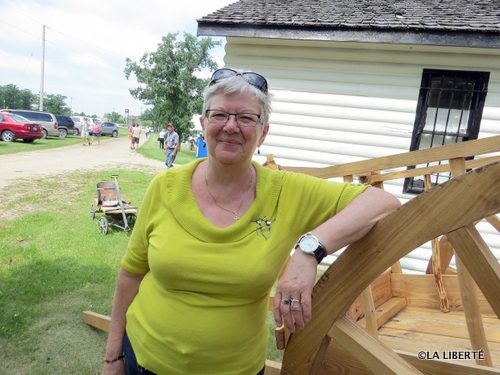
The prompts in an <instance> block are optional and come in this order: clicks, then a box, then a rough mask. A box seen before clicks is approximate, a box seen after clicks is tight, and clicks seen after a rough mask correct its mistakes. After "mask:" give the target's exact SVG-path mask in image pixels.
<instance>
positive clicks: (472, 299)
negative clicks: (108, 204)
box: [83, 136, 500, 375]
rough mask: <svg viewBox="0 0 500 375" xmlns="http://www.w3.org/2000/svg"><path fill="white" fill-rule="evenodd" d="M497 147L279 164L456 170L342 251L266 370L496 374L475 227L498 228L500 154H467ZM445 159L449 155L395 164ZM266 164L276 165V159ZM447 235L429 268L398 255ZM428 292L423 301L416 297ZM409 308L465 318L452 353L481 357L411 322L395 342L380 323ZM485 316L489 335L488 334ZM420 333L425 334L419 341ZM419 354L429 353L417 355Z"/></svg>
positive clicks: (496, 301)
mask: <svg viewBox="0 0 500 375" xmlns="http://www.w3.org/2000/svg"><path fill="white" fill-rule="evenodd" d="M499 151H500V136H497V137H490V138H486V139H482V140H476V141H469V142H464V143H460V144H454V145H448V146H443V147H439V148H432V149H427V150H420V151H414V152H409V153H404V154H399V155H395V156H391V157H383V158H376V159H370V160H367V161H362V162H358V163H349V164H345V165H338V166H332V167H326V168H297V167H288V168H281V169H286V170H290V171H295V172H301V173H307V174H312V175H315V176H318V177H322V178H332V177H343V178H344V180H346V181H353V180H354V179H356V178H357V179H359V180H360V181H362V182H365V181H366V182H368V183H370V184H372V185H374V186H378V187H383V182H384V181H387V180H390V179H395V178H405V177H409V176H420V175H424V176H425V175H428V174H430V173H434V172H437V171H446V170H450V171H451V172H452V174H453V176H454V178H453V179H452V180H450V181H448V182H447V183H444V184H442V185H438V186H435V187H434V188H432V189H430V190H429V191H427V192H425V193H423V194H421V195H419V196H418V197H416V198H414V199H412V200H410V201H409V202H407V203H406V204H404V205H403V206H402V207H401V208H400V209H398V210H397V211H395V212H393V213H392V214H390V215H388V216H387V217H385V218H383V219H382V220H381V221H380V222H378V223H377V224H376V225H375V226H374V228H373V229H372V230H371V231H370V232H369V233H368V234H367V235H366V236H365V237H364V238H363V239H361V240H359V241H357V242H356V243H353V244H351V245H350V246H349V247H348V248H347V249H346V250H345V251H344V252H343V253H342V254H341V255H340V256H339V257H338V258H337V260H336V261H335V262H334V263H333V264H332V265H331V266H330V267H329V268H328V269H327V270H326V271H325V272H324V274H323V275H322V277H321V278H320V279H319V280H318V282H317V284H316V286H315V288H314V291H313V306H312V314H313V319H312V320H311V321H310V322H309V323H308V324H307V325H306V327H305V329H304V330H302V331H300V332H297V333H295V334H293V335H291V336H290V337H289V339H288V340H287V344H286V349H285V351H284V357H283V361H282V363H281V364H280V363H277V362H272V361H267V363H266V375H276V374H318V375H324V374H338V373H342V374H354V375H358V374H472V373H474V374H479V375H490V374H500V367H498V366H500V361H493V360H492V357H493V356H492V353H491V352H490V350H489V346H490V344H491V341H493V344H494V345H495V348H494V351H495V353H497V354H495V355H496V357H495V358H497V357H498V359H500V323H499V319H500V298H499V296H500V265H499V263H498V261H497V259H496V258H495V257H494V255H493V254H492V252H491V250H490V249H488V246H487V245H486V243H485V241H484V240H483V239H482V238H481V236H480V234H479V232H478V231H477V230H476V228H475V224H476V223H477V222H478V221H480V220H483V219H485V218H487V219H488V221H489V222H490V223H491V224H492V225H493V226H494V228H496V230H499V229H500V225H499V221H498V218H497V217H496V216H495V215H496V214H497V213H498V212H500V189H499V188H498V187H499V186H500V156H498V155H494V156H488V157H485V158H482V159H477V160H466V158H468V157H470V156H475V155H483V154H492V153H498V152H499ZM442 160H449V163H448V164H445V165H443V164H441V165H437V166H431V167H423V168H418V167H417V168H415V169H411V170H399V171H390V169H394V168H405V167H406V166H408V165H418V164H424V163H431V162H436V161H442ZM267 164H268V166H269V167H271V168H273V167H274V168H278V166H277V165H276V164H275V163H274V161H273V160H268V163H267ZM477 167H480V168H479V169H475V170H472V171H469V172H467V173H464V172H465V171H466V169H470V168H477ZM457 202H460V204H457ZM422 218H425V220H422ZM430 222H431V223H432V225H429V223H430ZM443 235H445V236H446V237H442V239H441V240H438V241H434V247H433V258H434V259H431V260H430V262H429V269H430V270H432V275H431V274H429V275H408V274H403V273H402V272H401V268H400V267H399V266H398V262H399V260H400V259H401V258H402V257H404V256H405V255H406V254H408V253H409V252H410V251H412V250H413V249H415V248H417V247H419V246H420V245H422V244H423V243H425V242H427V241H433V240H436V239H437V238H439V237H440V236H443ZM440 244H441V246H440ZM443 248H447V249H449V250H454V251H455V253H456V255H457V270H456V272H450V269H449V267H448V264H449V260H450V259H451V256H449V254H450V253H451V252H450V251H448V253H447V255H446V256H445V257H441V259H440V255H442V254H440V249H441V250H442V249H443ZM436 258H437V259H436ZM476 284H477V286H476ZM422 300H425V303H423V304H422V303H420V304H419V301H422ZM429 301H430V302H429ZM408 309H414V310H415V309H417V310H418V309H420V311H424V315H425V314H428V315H429V314H430V313H429V311H431V310H432V311H435V312H436V313H439V314H445V313H444V312H443V311H451V312H449V313H448V314H446V316H447V318H446V319H448V320H452V321H455V320H458V319H462V320H464V321H465V323H466V326H467V332H465V334H464V333H463V332H464V331H463V330H462V331H461V333H460V334H462V335H464V337H462V338H460V340H462V341H464V340H465V339H467V340H470V344H469V346H464V347H461V348H460V347H459V348H458V349H452V348H450V353H451V352H452V351H451V350H454V352H456V353H466V352H468V353H478V352H480V351H481V352H482V353H483V355H482V356H481V355H478V358H473V359H475V362H476V363H474V361H472V362H471V361H462V360H460V361H456V360H451V359H452V358H443V356H441V357H440V358H435V356H434V357H433V358H429V353H432V351H433V347H431V346H432V345H433V343H432V342H426V341H425V340H422V339H421V337H422V335H423V334H422V332H420V331H422V327H420V324H416V325H415V326H414V327H413V328H411V327H410V328H409V329H408V332H410V331H411V332H412V333H413V335H411V334H408V335H407V337H408V340H410V342H409V344H408V345H407V346H406V347H404V348H398V347H397V345H391V342H390V340H387V337H386V340H384V337H383V336H384V333H383V331H384V330H386V329H391V328H390V327H389V326H390V325H391V324H394V319H392V318H394V317H395V316H397V315H398V314H402V313H403V312H404V310H408ZM406 316H408V315H406ZM83 319H84V321H85V322H86V323H88V324H90V325H92V326H94V327H97V328H100V329H104V330H107V325H108V324H109V318H108V317H105V316H100V315H98V314H94V313H92V312H84V313H83ZM391 319H392V320H391ZM401 319H402V320H404V319H405V318H404V317H403V318H401ZM483 320H485V321H486V324H487V325H488V327H489V329H488V331H489V332H492V331H493V336H491V335H490V337H487V336H486V335H485V329H484V323H483ZM422 326H424V328H425V325H424V324H422ZM385 327H389V328H385ZM450 327H453V326H445V327H440V324H439V323H436V324H432V325H431V326H429V329H428V330H429V331H431V330H432V331H436V330H439V329H441V330H443V331H447V332H446V333H447V335H444V336H446V337H447V339H448V340H449V341H453V339H452V338H453V337H454V336H455V335H456V333H455V331H457V329H455V328H450ZM492 327H494V329H493V330H492ZM424 330H425V329H424ZM427 333H429V332H427ZM418 335H420V336H418ZM385 336H388V337H390V335H385ZM465 336H466V337H465ZM416 337H417V338H418V337H420V342H419V343H417V341H418V340H416V339H415V338H416ZM491 337H493V340H491ZM488 339H490V340H488ZM456 340H458V338H456ZM396 344H397V343H396ZM419 345H420V346H419ZM426 345H427V347H426ZM445 345H447V342H446V343H445ZM417 352H418V356H417ZM420 353H424V354H425V356H424V357H419V356H420ZM434 353H437V352H436V351H434ZM438 357H439V356H438ZM422 359H424V360H422ZM495 365H496V367H495Z"/></svg>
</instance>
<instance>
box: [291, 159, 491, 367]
mask: <svg viewBox="0 0 500 375" xmlns="http://www.w3.org/2000/svg"><path fill="white" fill-rule="evenodd" d="M499 186H500V163H495V164H491V165H488V166H485V167H483V168H480V169H477V170H475V171H472V172H469V173H467V174H465V175H462V176H459V177H457V178H455V179H453V180H451V181H449V182H447V183H445V184H442V185H439V186H436V187H435V188H434V189H432V190H430V191H429V192H426V193H424V194H421V195H420V196H418V197H416V198H414V199H412V200H411V201H409V202H408V203H406V204H405V205H403V206H402V207H401V208H400V209H398V210H397V211H395V212H393V213H392V214H391V215H389V216H387V217H385V218H384V219H382V220H381V221H380V222H379V223H377V225H376V226H375V227H374V228H373V229H372V231H371V232H370V233H369V234H368V235H367V236H365V237H364V238H363V239H362V240H360V241H358V242H356V243H354V244H352V245H350V246H349V247H348V248H347V250H346V251H344V252H343V253H342V255H340V256H339V258H338V259H337V260H336V261H335V262H334V263H333V264H332V266H331V267H330V268H329V269H328V270H327V271H326V272H325V274H324V275H323V276H322V278H321V279H320V280H319V281H318V283H317V284H316V286H315V288H314V292H313V310H312V313H313V320H312V321H311V322H309V323H308V325H307V326H306V328H305V329H304V330H303V331H301V332H298V333H296V334H294V335H293V336H292V337H291V338H290V340H289V342H288V345H287V348H286V350H285V353H284V358H283V362H282V367H281V373H282V374H314V373H315V372H316V371H315V368H316V366H318V363H316V362H317V361H319V360H321V357H322V356H321V354H322V352H323V351H324V350H325V349H326V347H327V346H328V343H329V341H330V337H335V339H337V340H338V341H339V342H342V343H343V346H344V348H349V349H348V350H352V351H355V352H356V353H358V354H359V357H360V358H359V359H360V361H361V362H362V363H364V364H365V366H367V368H370V370H371V371H372V372H373V373H375V374H401V373H405V374H412V373H415V374H419V373H421V372H420V371H419V370H417V369H416V368H415V367H413V366H412V365H411V364H409V363H408V362H407V361H405V360H404V359H403V358H402V357H401V356H398V355H397V354H396V353H395V352H393V351H392V350H391V349H389V348H387V347H386V346H384V345H383V344H382V343H380V342H378V341H377V340H376V339H373V338H372V337H370V336H369V335H368V334H367V333H366V332H365V331H364V330H363V329H362V328H359V327H358V326H356V325H355V324H354V322H353V321H351V320H350V319H349V318H347V317H346V316H345V315H344V314H345V312H346V311H347V309H348V308H349V306H350V305H351V304H352V302H353V301H354V299H355V298H356V297H357V296H358V295H360V294H361V293H362V291H363V290H364V289H365V288H366V287H368V285H370V283H371V282H373V281H374V280H375V279H376V278H377V276H378V275H380V274H381V273H382V272H384V271H385V270H386V269H387V268H389V267H390V266H391V265H392V264H393V263H395V262H397V261H398V260H399V259H401V258H402V257H404V256H405V255H406V254H408V253H409V252H410V251H411V250H413V249H415V248H416V247H418V246H420V245H421V244H423V243H425V242H427V241H429V240H432V239H433V238H436V237H438V236H440V235H442V234H448V237H450V239H453V238H456V239H457V240H458V239H460V241H461V242H462V243H469V244H474V247H473V248H474V249H478V251H475V252H472V253H471V252H470V248H471V247H470V246H461V247H460V248H456V251H457V255H458V256H459V257H460V258H461V260H462V261H463V262H464V264H465V265H466V268H467V269H468V271H469V272H470V273H471V275H472V277H473V279H474V280H475V281H476V283H477V284H478V286H479V288H480V289H481V291H482V292H483V294H484V295H485V297H486V298H487V300H488V301H489V303H490V304H491V307H492V308H493V310H494V312H495V313H496V315H497V317H499V318H500V298H498V296H500V266H499V264H498V262H497V261H496V259H495V258H494V257H493V255H492V254H491V252H490V251H489V249H488V248H487V247H485V246H484V244H483V243H482V242H481V240H480V236H479V234H478V233H477V231H476V230H475V228H474V226H473V225H472V224H473V223H474V222H476V221H478V220H481V219H482V218H485V217H487V216H490V215H493V214H496V213H497V212H499V211H500V188H499ZM457 202H459V203H460V204H457ZM422 218H425V220H423V219H422ZM471 260H472V262H469V261H471ZM352 280H355V282H354V283H353V282H352ZM318 353H319V355H318Z"/></svg>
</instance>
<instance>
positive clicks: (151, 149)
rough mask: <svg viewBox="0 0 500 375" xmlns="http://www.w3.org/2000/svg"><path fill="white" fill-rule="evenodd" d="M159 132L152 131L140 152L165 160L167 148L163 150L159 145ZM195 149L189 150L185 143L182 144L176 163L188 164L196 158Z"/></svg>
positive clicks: (152, 157)
mask: <svg viewBox="0 0 500 375" xmlns="http://www.w3.org/2000/svg"><path fill="white" fill-rule="evenodd" d="M157 138H158V134H157V133H152V134H150V136H149V137H148V139H147V140H146V142H144V143H143V144H142V145H141V146H140V147H139V151H138V152H139V153H140V154H142V155H143V156H145V157H147V158H150V159H156V160H161V161H165V150H162V149H161V148H160V146H159V143H158V141H157V140H156V139H157ZM195 155H196V154H195V150H192V151H190V150H187V149H186V146H185V145H184V144H181V151H180V152H179V153H178V154H177V157H176V158H175V162H174V163H175V164H186V163H189V162H191V161H193V160H195V159H196V156H195Z"/></svg>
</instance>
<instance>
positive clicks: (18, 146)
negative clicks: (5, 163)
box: [0, 135, 82, 155]
mask: <svg viewBox="0 0 500 375" xmlns="http://www.w3.org/2000/svg"><path fill="white" fill-rule="evenodd" d="M81 141H82V140H81V138H80V136H76V135H68V136H67V137H66V138H56V137H48V138H45V139H36V140H35V141H34V142H33V143H24V142H23V141H22V139H18V140H16V141H14V142H0V155H5V154H14V153H16V152H25V151H37V150H45V149H48V148H56V147H64V146H70V145H74V144H77V143H80V142H81Z"/></svg>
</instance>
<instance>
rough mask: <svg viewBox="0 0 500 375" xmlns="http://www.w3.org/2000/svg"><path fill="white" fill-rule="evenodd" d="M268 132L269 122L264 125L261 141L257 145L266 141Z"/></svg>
mask: <svg viewBox="0 0 500 375" xmlns="http://www.w3.org/2000/svg"><path fill="white" fill-rule="evenodd" d="M268 132H269V124H264V126H263V127H262V134H261V135H260V138H259V142H258V143H257V147H260V146H261V145H262V144H263V143H264V140H265V139H266V136H267V133H268Z"/></svg>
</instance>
